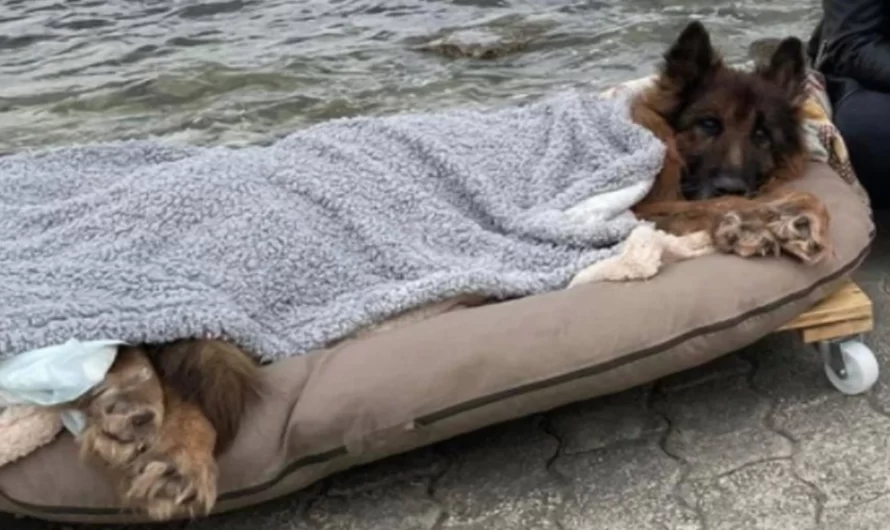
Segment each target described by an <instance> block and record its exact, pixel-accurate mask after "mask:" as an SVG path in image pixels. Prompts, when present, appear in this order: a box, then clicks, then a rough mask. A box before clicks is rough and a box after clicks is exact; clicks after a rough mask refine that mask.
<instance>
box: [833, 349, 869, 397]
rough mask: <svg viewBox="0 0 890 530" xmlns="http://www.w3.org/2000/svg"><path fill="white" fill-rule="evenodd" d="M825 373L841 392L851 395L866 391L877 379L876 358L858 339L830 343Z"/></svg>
mask: <svg viewBox="0 0 890 530" xmlns="http://www.w3.org/2000/svg"><path fill="white" fill-rule="evenodd" d="M829 348H830V353H829V355H830V357H831V358H830V359H826V362H825V375H826V376H827V377H828V380H829V381H831V384H832V385H834V387H835V388H837V389H838V390H839V391H841V393H843V394H847V395H849V396H853V395H856V394H861V393H863V392H865V391H867V390H868V389H869V388H871V387H872V385H874V384H875V382H876V381H877V380H878V360H877V358H876V357H875V354H874V353H873V352H872V351H871V349H869V347H868V346H866V345H865V344H863V343H861V342H859V341H858V340H848V341H844V342H839V343H836V344H831V345H830V346H829Z"/></svg>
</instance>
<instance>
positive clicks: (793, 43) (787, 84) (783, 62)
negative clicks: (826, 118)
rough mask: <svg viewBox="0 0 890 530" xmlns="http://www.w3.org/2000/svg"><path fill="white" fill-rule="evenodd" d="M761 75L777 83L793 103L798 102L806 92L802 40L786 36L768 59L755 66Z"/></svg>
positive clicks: (805, 68)
mask: <svg viewBox="0 0 890 530" xmlns="http://www.w3.org/2000/svg"><path fill="white" fill-rule="evenodd" d="M757 73H758V74H760V76H761V77H763V78H764V79H766V80H767V81H769V82H770V83H773V84H775V85H777V86H778V87H779V88H780V89H782V92H783V93H784V94H785V96H787V97H788V98H789V99H791V101H793V102H794V103H800V102H801V101H802V100H803V97H804V96H805V93H806V81H807V62H806V56H805V54H804V46H803V42H802V41H801V40H800V39H798V38H797V37H788V38H787V39H784V40H782V42H780V43H779V45H778V46H777V47H776V49H775V51H774V52H773V54H772V56H771V57H770V58H769V61H765V62H764V63H762V64H760V65H758V66H757Z"/></svg>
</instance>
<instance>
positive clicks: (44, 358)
mask: <svg viewBox="0 0 890 530" xmlns="http://www.w3.org/2000/svg"><path fill="white" fill-rule="evenodd" d="M121 344H124V343H123V342H121V341H117V340H94V341H87V342H80V341H78V340H76V339H71V340H69V341H68V342H66V343H64V344H59V345H56V346H49V347H46V348H40V349H37V350H31V351H28V352H25V353H22V354H21V355H16V356H15V357H11V358H9V359H7V360H5V361H0V407H5V406H10V405H37V406H43V407H47V406H52V405H59V404H62V403H67V402H70V401H73V400H75V399H77V398H79V397H81V396H83V395H84V394H86V393H87V392H89V391H90V390H91V389H93V388H94V387H95V386H96V385H98V384H99V383H101V382H102V380H103V379H105V375H106V374H107V373H108V370H109V369H110V368H111V364H112V363H113V362H114V359H115V357H116V356H117V348H118V346H120V345H121ZM62 423H64V425H65V428H67V429H68V430H69V431H71V433H72V434H74V435H75V436H76V435H79V434H80V432H82V430H83V425H84V418H83V416H82V414H80V413H78V412H75V411H66V412H63V413H62Z"/></svg>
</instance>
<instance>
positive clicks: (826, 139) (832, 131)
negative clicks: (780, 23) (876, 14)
mask: <svg viewBox="0 0 890 530" xmlns="http://www.w3.org/2000/svg"><path fill="white" fill-rule="evenodd" d="M654 78H655V77H654V76H648V77H643V78H639V79H632V80H630V81H626V82H624V83H621V84H619V85H617V86H614V87H611V88H609V89H607V90H605V91H604V92H603V95H604V96H606V97H615V96H618V95H632V94H636V93H638V92H640V91H642V90H644V89H645V88H647V87H649V86H651V84H652V82H653V80H654ZM806 92H807V99H806V101H805V102H804V106H803V113H804V124H803V128H804V135H805V139H806V143H807V149H808V150H809V153H810V159H811V160H815V161H818V162H825V163H827V164H828V165H830V166H831V168H832V169H834V171H835V172H837V174H838V175H839V176H840V177H841V178H842V179H844V181H845V182H847V184H849V185H851V186H853V188H854V189H855V190H856V192H857V193H858V194H859V196H860V197H861V198H862V200H863V201H865V202H866V203H868V202H869V199H868V194H867V193H866V192H865V189H864V188H863V187H862V185H861V184H860V183H859V179H858V178H857V177H856V172H855V171H853V166H852V165H851V164H850V157H849V155H848V153H847V146H846V144H845V143H844V139H843V138H842V137H841V134H840V132H839V131H838V130H837V127H835V126H834V123H833V122H832V120H831V117H832V108H831V101H830V100H829V99H828V93H827V92H826V90H825V79H824V78H823V77H822V74H821V73H819V72H818V71H816V70H812V69H811V70H810V71H809V72H808V74H807V82H806Z"/></svg>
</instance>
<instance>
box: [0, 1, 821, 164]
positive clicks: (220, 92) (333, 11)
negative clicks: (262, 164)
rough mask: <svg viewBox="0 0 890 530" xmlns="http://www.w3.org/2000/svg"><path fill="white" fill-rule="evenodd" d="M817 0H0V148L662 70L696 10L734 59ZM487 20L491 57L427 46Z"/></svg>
mask: <svg viewBox="0 0 890 530" xmlns="http://www.w3.org/2000/svg"><path fill="white" fill-rule="evenodd" d="M818 15H819V2H817V1H815V0H745V1H743V2H714V1H712V0H626V1H605V0H524V1H520V0H448V1H446V0H377V1H373V0H213V1H208V0H203V1H202V0H0V152H9V151H15V150H18V149H21V148H23V147H32V146H40V145H59V144H69V143H75V142H88V141H100V140H112V139H119V138H134V137H145V136H148V135H164V136H171V135H172V136H174V137H176V138H177V139H181V140H183V141H187V142H192V143H200V144H205V143H224V144H228V145H240V144H245V143H254V142H264V141H268V140H270V139H272V138H274V137H276V136H278V135H281V134H285V133H287V132H289V131H292V130H294V129H295V128H298V127H301V126H305V125H306V124H309V123H313V122H317V121H319V120H324V119H328V118H332V117H339V116H349V115H355V114H380V113H390V112H395V111H399V110H404V109H412V110H417V109H437V108H443V107H446V106H452V105H460V104H463V103H467V102H474V103H485V104H498V103H503V102H506V101H508V100H511V99H514V98H515V99H523V98H530V97H535V96H537V95H540V94H542V93H544V92H546V91H550V90H553V89H555V88H559V87H567V86H571V85H577V84H581V83H585V84H590V85H593V86H594V87H605V86H607V85H609V84H611V83H614V82H616V81H621V80H625V79H630V78H633V77H637V76H641V75H645V74H648V73H650V72H652V70H653V68H654V65H655V64H656V62H657V61H658V59H659V56H660V54H661V53H662V51H663V49H664V46H665V45H666V44H667V43H668V42H669V41H670V40H671V39H672V38H673V37H674V36H675V35H676V34H677V32H678V31H679V30H680V29H681V28H682V27H683V26H684V25H685V24H686V23H687V22H688V21H689V19H690V18H691V17H695V18H699V19H701V20H703V21H704V22H705V24H706V25H707V26H708V27H709V28H710V29H711V30H712V33H713V35H714V41H715V42H716V43H717V45H718V46H720V47H721V48H722V49H723V51H724V54H725V55H726V56H727V58H728V59H731V60H743V59H745V58H746V57H747V47H748V45H749V44H751V43H752V42H753V41H755V40H757V39H760V38H769V37H781V36H786V35H798V36H800V37H802V38H805V37H806V36H808V34H809V31H810V28H812V27H813V25H814V24H815V21H816V19H817V18H818ZM467 29H476V30H478V31H477V32H476V33H480V32H481V34H483V35H494V36H495V37H496V38H504V39H508V40H511V39H513V40H516V39H518V40H520V41H522V42H527V43H528V45H527V46H526V47H525V48H524V49H523V50H522V51H521V52H518V53H516V54H513V55H509V56H506V57H503V58H500V59H497V60H493V61H486V60H473V59H449V58H446V57H442V56H440V55H437V54H433V53H428V52H424V51H421V50H419V47H420V46H422V45H423V44H424V43H427V42H429V41H430V40H432V39H435V38H437V37H441V36H443V35H448V34H450V33H452V32H455V31H461V30H467Z"/></svg>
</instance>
